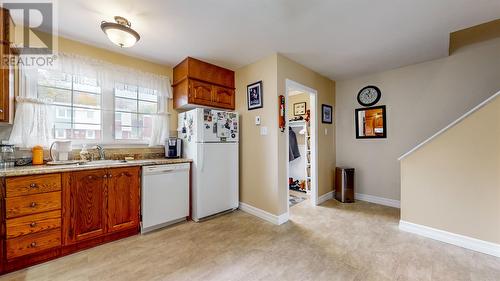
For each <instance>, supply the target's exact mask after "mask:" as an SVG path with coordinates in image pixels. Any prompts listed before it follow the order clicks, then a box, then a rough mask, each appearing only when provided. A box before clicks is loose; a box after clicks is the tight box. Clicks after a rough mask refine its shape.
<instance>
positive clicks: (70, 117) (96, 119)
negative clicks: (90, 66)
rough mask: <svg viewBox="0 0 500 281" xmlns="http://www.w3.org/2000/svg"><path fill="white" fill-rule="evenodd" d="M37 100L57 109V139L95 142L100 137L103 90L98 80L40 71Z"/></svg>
mask: <svg viewBox="0 0 500 281" xmlns="http://www.w3.org/2000/svg"><path fill="white" fill-rule="evenodd" d="M37 87H38V91H37V94H38V97H39V98H44V99H50V100H52V101H53V103H54V106H55V120H54V125H53V136H54V138H55V139H73V140H94V139H100V136H101V130H102V129H101V127H102V122H101V116H102V114H101V88H100V87H99V85H98V84H97V80H96V79H90V78H87V77H82V76H76V75H69V74H65V73H60V72H54V71H48V70H43V69H39V70H38V83H37Z"/></svg>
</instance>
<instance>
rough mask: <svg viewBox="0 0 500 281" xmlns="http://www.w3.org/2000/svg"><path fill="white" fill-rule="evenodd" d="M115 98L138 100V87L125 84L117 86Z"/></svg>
mask: <svg viewBox="0 0 500 281" xmlns="http://www.w3.org/2000/svg"><path fill="white" fill-rule="evenodd" d="M115 96H117V97H124V98H129V99H137V87H135V86H128V85H124V84H116V86H115Z"/></svg>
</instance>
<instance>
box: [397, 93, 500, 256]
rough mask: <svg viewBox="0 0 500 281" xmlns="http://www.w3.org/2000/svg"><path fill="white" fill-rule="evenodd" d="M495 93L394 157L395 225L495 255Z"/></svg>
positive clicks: (498, 197) (498, 249) (499, 157)
mask: <svg viewBox="0 0 500 281" xmlns="http://www.w3.org/2000/svg"><path fill="white" fill-rule="evenodd" d="M499 96H500V92H498V93H496V94H494V95H493V96H491V97H490V98H488V99H487V100H485V101H484V102H482V103H481V104H479V105H478V106H476V107H475V108H473V109H472V110H470V111H469V112H467V113H466V114H464V115H463V116H461V117H460V118H458V119H457V120H456V121H454V122H452V123H451V124H450V125H448V126H446V127H445V128H443V129H442V130H440V131H439V132H437V133H436V134H434V135H433V136H431V137H430V138H428V139H427V140H425V141H424V142H422V143H421V144H419V145H417V146H416V147H415V148H413V149H412V150H410V151H409V152H407V153H405V154H404V155H402V156H401V157H400V158H399V160H400V161H401V162H400V164H401V221H400V225H399V226H400V229H401V230H404V231H409V232H413V233H416V234H419V235H423V236H426V237H430V238H433V239H437V240H440V241H443V242H447V243H451V244H454V245H458V246H461V247H465V248H468V249H471V250H475V251H479V252H483V253H486V254H490V255H494V256H498V257H500V98H498V97H499Z"/></svg>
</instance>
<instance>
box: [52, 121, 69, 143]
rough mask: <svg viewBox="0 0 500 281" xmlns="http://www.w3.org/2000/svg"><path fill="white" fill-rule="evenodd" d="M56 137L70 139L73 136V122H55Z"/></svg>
mask: <svg viewBox="0 0 500 281" xmlns="http://www.w3.org/2000/svg"><path fill="white" fill-rule="evenodd" d="M54 138H56V139H70V138H71V124H69V123H55V124H54Z"/></svg>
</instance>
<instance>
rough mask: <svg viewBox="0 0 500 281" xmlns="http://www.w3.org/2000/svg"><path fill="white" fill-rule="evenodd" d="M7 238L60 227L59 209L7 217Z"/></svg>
mask: <svg viewBox="0 0 500 281" xmlns="http://www.w3.org/2000/svg"><path fill="white" fill-rule="evenodd" d="M6 225H7V239H11V238H15V237H19V236H24V235H28V234H33V233H37V232H41V231H45V230H51V229H56V228H60V227H61V211H60V210H57V211H51V212H47V213H41V214H36V215H30V216H24V217H20V218H15V219H8V220H7V222H6Z"/></svg>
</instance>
